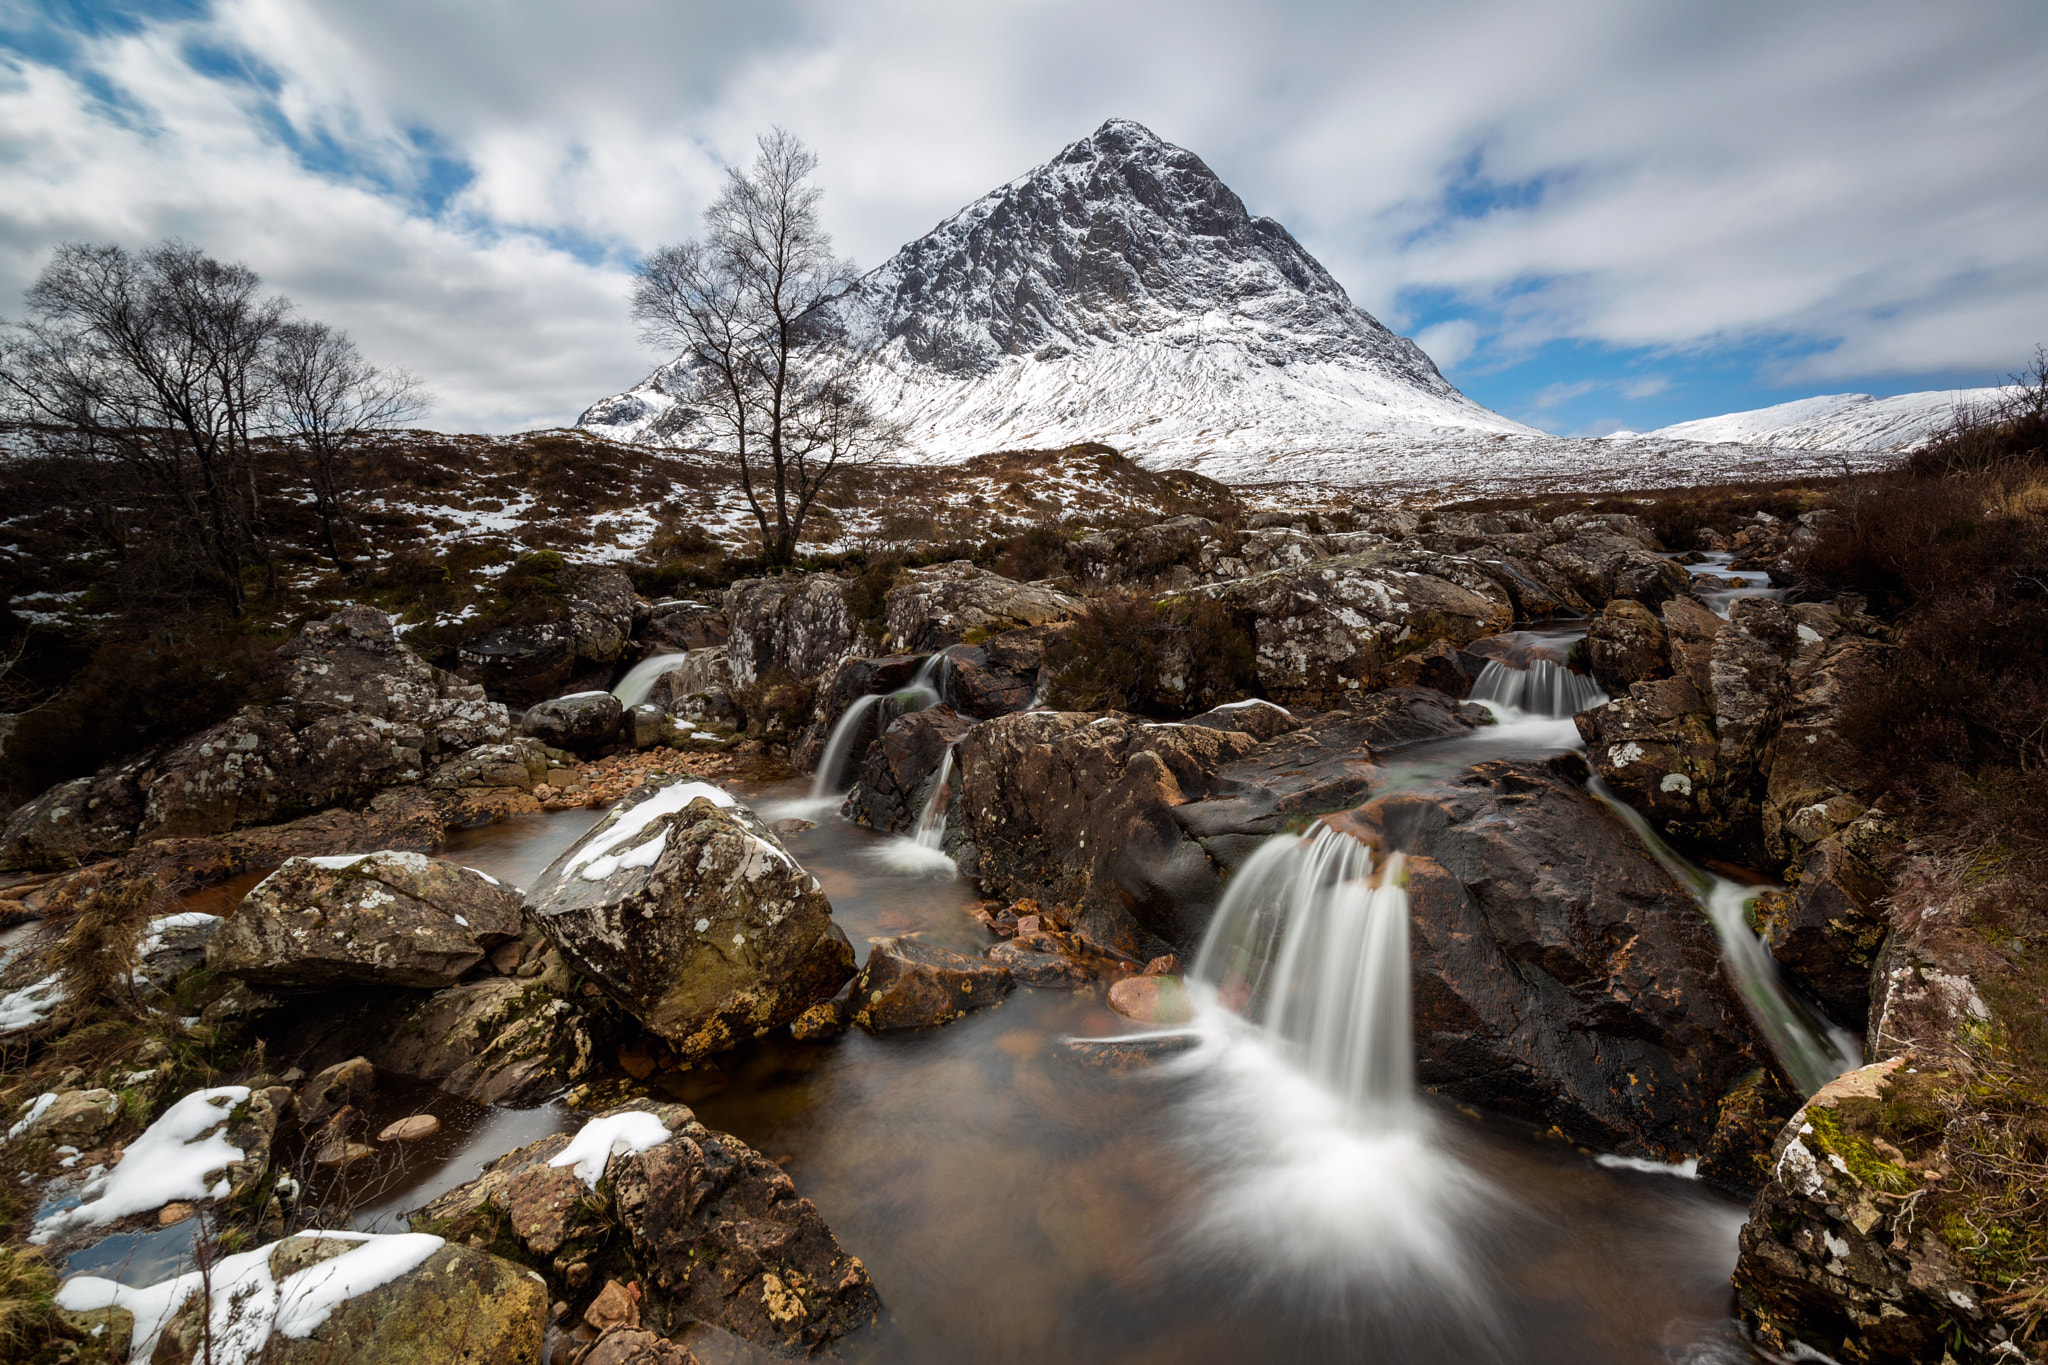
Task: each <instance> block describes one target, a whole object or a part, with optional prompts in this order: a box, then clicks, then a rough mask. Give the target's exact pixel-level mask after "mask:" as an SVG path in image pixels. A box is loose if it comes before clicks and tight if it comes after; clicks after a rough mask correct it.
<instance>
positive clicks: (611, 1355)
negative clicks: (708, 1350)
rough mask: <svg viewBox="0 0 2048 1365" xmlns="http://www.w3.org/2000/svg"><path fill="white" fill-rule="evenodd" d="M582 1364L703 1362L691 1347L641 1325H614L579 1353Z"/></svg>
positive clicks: (696, 1364)
mask: <svg viewBox="0 0 2048 1365" xmlns="http://www.w3.org/2000/svg"><path fill="white" fill-rule="evenodd" d="M577 1361H578V1365H699V1359H698V1357H697V1356H696V1355H695V1354H693V1353H692V1352H691V1350H690V1348H689V1347H687V1346H681V1345H678V1344H677V1343H675V1342H673V1341H670V1340H669V1339H668V1338H667V1337H661V1336H656V1335H655V1334H654V1333H652V1332H648V1331H643V1330H642V1329H641V1328H638V1327H614V1328H612V1329H611V1330H610V1331H609V1332H606V1333H605V1334H604V1335H603V1336H601V1337H599V1338H598V1339H597V1340H596V1341H595V1342H593V1343H592V1344H591V1347H590V1349H589V1351H587V1352H585V1353H584V1354H583V1355H581V1356H579V1357H577Z"/></svg>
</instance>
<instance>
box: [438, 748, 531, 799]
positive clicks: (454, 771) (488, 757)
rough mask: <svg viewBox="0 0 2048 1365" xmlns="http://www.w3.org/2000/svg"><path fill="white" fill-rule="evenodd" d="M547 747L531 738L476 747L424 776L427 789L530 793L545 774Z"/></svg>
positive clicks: (448, 760)
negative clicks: (495, 789) (494, 789)
mask: <svg viewBox="0 0 2048 1365" xmlns="http://www.w3.org/2000/svg"><path fill="white" fill-rule="evenodd" d="M548 764H549V759H548V754H547V746H546V745H545V744H543V743H542V742H541V741H540V740H538V739H534V738H532V737H531V736H525V735H522V736H521V737H519V738H518V739H514V740H508V741H507V742H505V743H503V744H479V745H477V746H476V747H475V748H474V749H471V750H468V751H467V752H465V753H460V754H457V755H455V756H454V757H453V758H450V759H447V760H446V761H444V762H443V763H442V764H441V765H440V766H439V767H437V768H435V769H434V771H433V772H432V773H430V774H428V776H427V786H429V787H431V788H434V789H436V790H441V791H459V790H461V789H462V788H465V787H516V788H518V789H519V790H520V791H532V790H533V789H534V787H535V786H536V785H537V784H538V783H539V782H540V781H541V780H542V779H543V778H545V777H546V776H547V775H548Z"/></svg>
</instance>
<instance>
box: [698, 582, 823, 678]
mask: <svg viewBox="0 0 2048 1365" xmlns="http://www.w3.org/2000/svg"><path fill="white" fill-rule="evenodd" d="M725 615H726V620H727V622H728V623H729V629H730V634H729V635H728V636H727V639H726V645H725V650H726V659H727V662H728V664H729V666H730V668H731V670H732V680H733V684H734V685H735V686H737V687H746V686H749V685H751V684H753V683H756V682H759V681H760V680H761V679H763V678H765V677H767V676H768V675H769V674H771V673H780V672H787V673H791V674H794V675H796V676H797V677H800V678H815V677H817V676H819V675H820V674H823V673H825V672H827V671H829V670H830V669H832V668H833V667H835V666H836V665H837V664H838V662H839V661H840V659H842V658H843V657H845V655H846V652H847V650H848V649H849V648H850V647H851V646H852V644H853V614H852V612H850V611H849V610H848V609H847V606H846V585H845V583H844V582H843V581H842V580H840V579H838V578H835V577H833V576H832V575H831V574H827V573H814V574H784V575H782V576H781V577H778V578H750V579H744V580H742V581H741V582H738V583H735V584H733V585H732V586H731V587H730V588H727V589H726V590H725Z"/></svg>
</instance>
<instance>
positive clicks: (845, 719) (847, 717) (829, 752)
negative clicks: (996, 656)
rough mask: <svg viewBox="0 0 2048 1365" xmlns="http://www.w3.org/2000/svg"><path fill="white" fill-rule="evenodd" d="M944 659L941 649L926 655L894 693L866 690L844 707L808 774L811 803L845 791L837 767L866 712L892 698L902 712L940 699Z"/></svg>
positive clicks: (855, 737) (839, 766) (838, 767)
mask: <svg viewBox="0 0 2048 1365" xmlns="http://www.w3.org/2000/svg"><path fill="white" fill-rule="evenodd" d="M945 658H946V656H945V654H944V652H943V651H942V652H940V653H938V654H934V655H932V656H931V657H929V658H927V659H926V660H925V661H924V663H923V664H922V665H920V666H919V668H918V670H917V676H915V677H913V678H912V679H911V680H910V685H909V686H908V687H905V688H902V689H901V690H899V691H896V692H870V693H869V694H868V695H867V696H865V697H860V698H857V699H856V700H855V701H854V703H853V704H852V705H851V706H849V707H847V708H846V711H845V714H843V715H841V716H840V717H839V723H838V724H836V725H834V726H833V727H832V734H831V736H830V737H829V738H827V739H826V741H825V754H824V757H822V758H820V759H819V760H818V771H817V772H816V773H814V774H813V775H812V777H811V800H812V801H813V802H825V801H827V800H829V798H831V797H834V796H839V795H842V794H843V793H844V792H845V790H846V788H845V787H844V786H843V785H841V784H840V777H841V773H840V770H841V769H842V768H844V767H845V766H846V756H847V753H848V751H850V750H851V749H852V748H853V744H854V741H855V740H857V739H859V738H860V735H861V729H862V727H863V726H864V725H865V724H866V723H867V715H868V712H869V711H872V710H873V709H874V708H875V707H876V706H879V705H880V704H881V703H883V702H885V701H894V702H895V703H896V704H897V706H898V708H899V711H902V712H908V711H919V710H922V709H924V708H925V707H927V706H931V705H934V704H935V703H937V702H938V701H939V700H940V698H941V697H942V696H943V695H944V692H943V683H944V671H943V670H944V668H945Z"/></svg>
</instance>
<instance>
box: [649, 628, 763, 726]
mask: <svg viewBox="0 0 2048 1365" xmlns="http://www.w3.org/2000/svg"><path fill="white" fill-rule="evenodd" d="M732 689H733V678H732V663H731V661H730V659H729V658H728V657H727V654H726V649H725V646H724V645H713V646H707V647H706V648H703V649H693V650H690V651H689V652H688V653H687V654H686V655H684V657H683V661H682V662H681V663H679V664H678V665H677V666H676V667H674V668H672V669H670V670H669V671H668V672H666V673H663V674H661V675H660V676H659V677H657V678H655V680H654V685H653V686H652V687H650V688H649V689H648V690H647V700H648V703H649V704H650V705H653V706H659V707H660V708H661V709H662V710H664V711H666V712H668V713H669V714H670V715H672V716H675V717H676V718H678V719H679V720H688V721H692V722H694V723H696V724H699V725H724V726H727V727H729V728H732V729H738V728H740V727H741V726H743V725H745V724H746V716H745V715H744V714H743V713H742V712H741V710H740V706H739V703H738V702H737V701H735V700H734V699H733V695H732Z"/></svg>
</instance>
